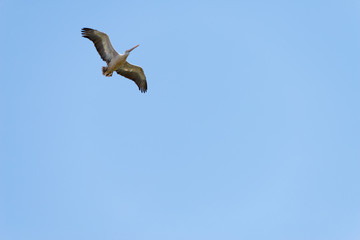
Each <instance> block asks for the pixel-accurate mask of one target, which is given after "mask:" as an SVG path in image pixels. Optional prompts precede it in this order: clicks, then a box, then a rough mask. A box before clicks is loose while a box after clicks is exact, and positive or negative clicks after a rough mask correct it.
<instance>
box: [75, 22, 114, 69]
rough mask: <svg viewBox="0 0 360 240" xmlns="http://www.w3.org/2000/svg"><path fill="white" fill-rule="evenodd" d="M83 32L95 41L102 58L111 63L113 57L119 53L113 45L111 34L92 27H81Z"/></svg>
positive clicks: (84, 35)
mask: <svg viewBox="0 0 360 240" xmlns="http://www.w3.org/2000/svg"><path fill="white" fill-rule="evenodd" d="M81 33H82V36H83V37H84V38H88V39H90V40H91V41H92V42H93V43H94V45H95V48H96V50H97V51H98V53H99V54H100V57H101V59H102V60H104V61H105V62H106V63H109V62H110V61H111V59H112V58H113V57H115V56H117V55H119V54H118V53H117V52H116V51H115V49H114V48H113V46H112V45H111V42H110V39H109V36H108V35H107V34H106V33H103V32H100V31H97V30H95V29H91V28H83V29H81Z"/></svg>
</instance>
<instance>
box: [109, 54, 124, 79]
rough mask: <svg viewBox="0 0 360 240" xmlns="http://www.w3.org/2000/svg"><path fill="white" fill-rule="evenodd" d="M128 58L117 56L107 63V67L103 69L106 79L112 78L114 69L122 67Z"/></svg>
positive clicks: (122, 55)
mask: <svg viewBox="0 0 360 240" xmlns="http://www.w3.org/2000/svg"><path fill="white" fill-rule="evenodd" d="M128 56H129V54H119V55H117V56H115V57H114V58H113V59H111V61H110V62H109V63H108V66H107V67H103V74H104V75H105V76H107V77H110V76H112V74H113V72H114V71H116V69H118V68H121V67H122V66H123V65H124V63H125V62H126V59H127V57H128Z"/></svg>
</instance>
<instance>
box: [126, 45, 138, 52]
mask: <svg viewBox="0 0 360 240" xmlns="http://www.w3.org/2000/svg"><path fill="white" fill-rule="evenodd" d="M138 46H140V44H138V45H136V46H135V47H133V48H130V49H129V50H128V52H131V51H132V50H134V49H135V48H137V47H138Z"/></svg>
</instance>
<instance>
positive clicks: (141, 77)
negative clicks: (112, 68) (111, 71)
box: [116, 62, 147, 93]
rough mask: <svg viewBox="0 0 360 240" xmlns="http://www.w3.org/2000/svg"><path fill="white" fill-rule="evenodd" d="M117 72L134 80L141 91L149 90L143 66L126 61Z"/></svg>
mask: <svg viewBox="0 0 360 240" xmlns="http://www.w3.org/2000/svg"><path fill="white" fill-rule="evenodd" d="M116 72H117V73H118V74H120V75H121V76H123V77H126V78H129V79H131V80H133V81H134V82H135V83H136V85H137V86H138V87H139V90H140V91H141V92H143V93H144V92H146V91H147V82H146V77H145V74H144V71H143V69H142V68H141V67H139V66H135V65H132V64H130V63H128V62H125V63H124V65H123V66H121V67H120V68H118V69H117V70H116Z"/></svg>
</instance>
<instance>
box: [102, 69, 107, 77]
mask: <svg viewBox="0 0 360 240" xmlns="http://www.w3.org/2000/svg"><path fill="white" fill-rule="evenodd" d="M106 70H107V67H102V74H103V75H105V73H106ZM105 76H106V75H105Z"/></svg>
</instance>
